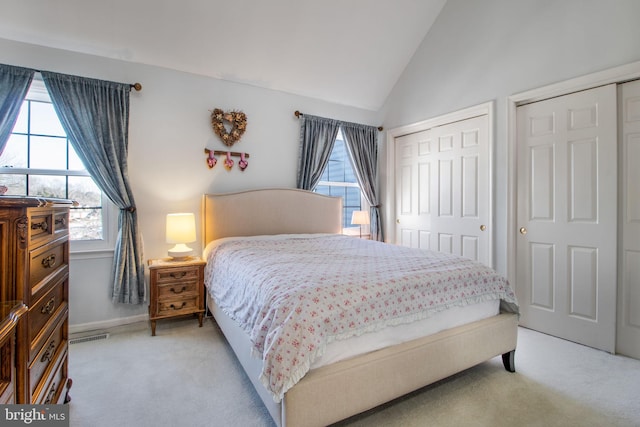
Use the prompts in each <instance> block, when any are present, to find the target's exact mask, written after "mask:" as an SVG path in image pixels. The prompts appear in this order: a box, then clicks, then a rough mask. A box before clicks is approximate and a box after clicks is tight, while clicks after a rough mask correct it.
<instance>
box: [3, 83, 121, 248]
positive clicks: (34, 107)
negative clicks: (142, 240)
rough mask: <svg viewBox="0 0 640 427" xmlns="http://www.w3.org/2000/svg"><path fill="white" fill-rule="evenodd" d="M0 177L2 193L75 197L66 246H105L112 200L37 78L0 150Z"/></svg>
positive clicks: (64, 197)
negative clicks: (4, 188)
mask: <svg viewBox="0 0 640 427" xmlns="http://www.w3.org/2000/svg"><path fill="white" fill-rule="evenodd" d="M0 183H1V184H2V185H5V186H7V187H8V191H7V193H6V194H7V195H17V196H42V197H57V198H63V199H72V200H75V201H76V202H78V206H76V207H73V208H71V213H70V223H69V231H70V238H71V240H72V244H71V245H72V248H73V249H74V250H89V249H107V248H108V247H109V246H110V241H111V240H112V239H110V236H109V230H111V229H112V227H113V225H112V224H111V220H110V217H113V216H114V215H113V214H110V212H109V211H110V210H112V209H113V208H112V205H111V204H110V202H108V200H107V199H106V198H105V197H104V196H103V194H102V192H101V191H100V189H99V188H98V187H97V186H96V184H95V183H94V182H93V179H92V178H91V176H90V175H89V173H88V172H87V170H86V169H85V167H84V165H83V164H82V161H80V158H79V157H78V155H77V154H76V152H75V150H74V149H73V147H72V146H71V144H70V142H69V139H68V138H67V135H66V133H65V131H64V129H63V128H62V125H61V124H60V120H59V119H58V116H57V115H56V113H55V110H54V108H53V104H52V103H51V99H50V98H49V94H48V93H47V90H46V88H45V86H44V83H43V82H42V81H41V80H37V79H34V81H33V83H32V84H31V88H30V89H29V93H28V94H27V97H26V99H25V101H24V102H23V103H22V108H21V110H20V115H19V116H18V120H17V121H16V125H15V126H14V128H13V132H12V134H11V136H10V137H9V140H8V141H7V145H6V147H5V149H4V152H3V153H2V155H1V156H0ZM105 207H106V208H107V209H105ZM75 242H82V243H80V244H78V243H75Z"/></svg>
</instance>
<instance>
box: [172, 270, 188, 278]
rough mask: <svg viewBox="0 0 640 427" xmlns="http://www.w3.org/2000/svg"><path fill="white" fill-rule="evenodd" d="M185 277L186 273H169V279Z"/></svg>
mask: <svg viewBox="0 0 640 427" xmlns="http://www.w3.org/2000/svg"><path fill="white" fill-rule="evenodd" d="M186 275H187V272H186V271H181V272H180V273H171V277H173V278H174V279H182V278H183V277H184V276H186Z"/></svg>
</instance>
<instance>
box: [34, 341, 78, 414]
mask: <svg viewBox="0 0 640 427" xmlns="http://www.w3.org/2000/svg"><path fill="white" fill-rule="evenodd" d="M56 356H57V357H56V360H55V363H52V364H50V365H49V368H50V369H47V371H46V372H45V376H44V377H43V378H42V381H41V382H40V384H38V387H37V388H36V390H35V392H34V393H33V394H32V396H31V401H32V403H33V404H40V405H49V404H59V403H64V401H63V397H64V393H63V392H64V388H65V386H66V385H67V381H70V380H69V379H68V372H67V366H68V361H67V358H68V352H67V350H66V349H62V351H60V353H59V354H58V355H56Z"/></svg>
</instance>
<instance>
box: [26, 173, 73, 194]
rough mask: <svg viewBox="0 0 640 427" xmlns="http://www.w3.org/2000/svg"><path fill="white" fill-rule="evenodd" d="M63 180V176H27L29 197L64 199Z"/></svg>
mask: <svg viewBox="0 0 640 427" xmlns="http://www.w3.org/2000/svg"><path fill="white" fill-rule="evenodd" d="M65 178H66V177H65V176H51V175H29V195H30V196H41V197H57V198H60V199H65V198H66V179H65Z"/></svg>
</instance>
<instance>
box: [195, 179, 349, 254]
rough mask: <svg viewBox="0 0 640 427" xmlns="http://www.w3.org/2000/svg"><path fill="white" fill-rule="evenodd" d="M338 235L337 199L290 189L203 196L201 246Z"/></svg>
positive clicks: (338, 200)
mask: <svg viewBox="0 0 640 427" xmlns="http://www.w3.org/2000/svg"><path fill="white" fill-rule="evenodd" d="M341 231H342V199H341V198H339V197H328V196H324V195H321V194H317V193H313V192H310V191H305V190H298V189H292V188H266V189H260V190H248V191H241V192H238V193H224V194H205V195H203V196H202V242H203V246H206V244H207V243H208V242H210V241H212V240H214V239H219V238H221V237H231V236H256V235H265V234H299V233H340V232H341Z"/></svg>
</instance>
